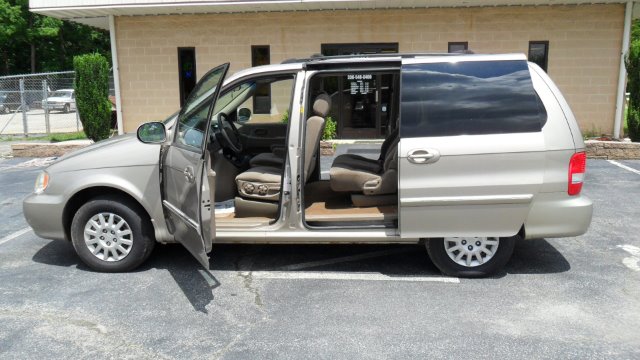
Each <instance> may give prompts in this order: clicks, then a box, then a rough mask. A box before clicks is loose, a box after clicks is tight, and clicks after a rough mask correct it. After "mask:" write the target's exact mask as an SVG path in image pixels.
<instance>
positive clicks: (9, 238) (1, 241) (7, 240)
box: [0, 227, 31, 245]
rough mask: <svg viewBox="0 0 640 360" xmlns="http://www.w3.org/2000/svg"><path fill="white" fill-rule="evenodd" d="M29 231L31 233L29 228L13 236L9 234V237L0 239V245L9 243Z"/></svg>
mask: <svg viewBox="0 0 640 360" xmlns="http://www.w3.org/2000/svg"><path fill="white" fill-rule="evenodd" d="M29 231H31V228H30V227H28V228H25V229H22V230H18V231H16V232H14V233H13V234H9V235H7V236H5V237H3V238H2V239H0V245H2V244H4V243H6V242H9V241H11V240H13V239H16V238H18V237H20V236H22V235H24V234H26V233H28V232H29Z"/></svg>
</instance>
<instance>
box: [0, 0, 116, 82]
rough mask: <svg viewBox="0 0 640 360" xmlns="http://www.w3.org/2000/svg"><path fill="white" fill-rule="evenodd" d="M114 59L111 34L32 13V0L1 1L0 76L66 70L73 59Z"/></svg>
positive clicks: (71, 65)
mask: <svg viewBox="0 0 640 360" xmlns="http://www.w3.org/2000/svg"><path fill="white" fill-rule="evenodd" d="M93 52H97V53H100V54H102V55H104V56H105V57H106V58H107V59H109V60H110V59H111V55H110V43H109V33H108V32H107V31H105V30H101V29H95V28H91V27H89V26H85V25H82V24H77V23H73V22H69V21H63V20H59V19H54V18H51V17H47V16H43V15H38V14H35V13H32V12H30V11H29V1H28V0H0V55H1V60H0V61H1V63H0V75H9V74H23V73H28V72H42V71H63V70H70V69H71V68H72V67H73V56H75V55H79V54H86V53H93Z"/></svg>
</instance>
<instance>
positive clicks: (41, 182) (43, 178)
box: [33, 171, 49, 194]
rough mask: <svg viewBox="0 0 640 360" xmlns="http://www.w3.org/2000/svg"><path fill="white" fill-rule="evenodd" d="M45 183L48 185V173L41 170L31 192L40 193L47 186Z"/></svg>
mask: <svg viewBox="0 0 640 360" xmlns="http://www.w3.org/2000/svg"><path fill="white" fill-rule="evenodd" d="M47 185H49V174H47V172H46V171H43V172H41V173H40V174H38V178H36V186H35V187H34V189H33V192H35V193H36V194H40V193H42V192H43V191H44V189H46V188H47Z"/></svg>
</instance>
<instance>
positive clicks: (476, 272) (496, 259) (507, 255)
mask: <svg viewBox="0 0 640 360" xmlns="http://www.w3.org/2000/svg"><path fill="white" fill-rule="evenodd" d="M519 239H520V236H519V235H516V236H512V237H505V238H500V239H499V243H498V249H497V251H496V253H495V254H494V255H493V257H492V258H491V259H489V260H488V261H486V262H485V263H483V264H481V265H477V266H472V267H467V266H463V265H460V264H458V263H456V262H455V261H454V260H453V259H451V258H450V257H449V255H448V254H447V251H446V249H445V241H444V239H442V238H438V239H429V240H427V241H426V247H427V253H428V254H429V257H430V258H431V261H433V264H434V265H435V266H436V267H437V268H438V269H439V270H440V271H441V272H442V273H443V274H445V275H448V276H455V277H465V278H480V277H487V276H490V275H492V274H495V273H496V272H497V271H499V270H501V269H502V268H503V267H504V266H505V265H506V264H507V263H508V262H509V259H511V255H512V254H513V248H514V247H515V244H516V241H517V240H519Z"/></svg>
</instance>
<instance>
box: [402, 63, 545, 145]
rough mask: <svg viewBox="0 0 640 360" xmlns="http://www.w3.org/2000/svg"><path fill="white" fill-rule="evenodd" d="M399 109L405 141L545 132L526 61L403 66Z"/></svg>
mask: <svg viewBox="0 0 640 360" xmlns="http://www.w3.org/2000/svg"><path fill="white" fill-rule="evenodd" d="M400 106H401V109H400V117H401V125H400V132H401V136H402V137H429V136H453V135H484V134H504V133H522V132H535V131H540V129H541V120H542V119H541V114H540V107H539V106H538V101H537V98H536V93H535V91H534V89H533V84H532V82H531V77H530V74H529V68H528V66H527V62H526V61H468V62H456V63H433V64H411V65H403V67H402V95H401V105H400Z"/></svg>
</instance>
